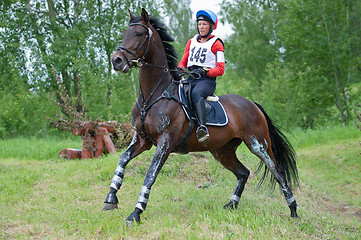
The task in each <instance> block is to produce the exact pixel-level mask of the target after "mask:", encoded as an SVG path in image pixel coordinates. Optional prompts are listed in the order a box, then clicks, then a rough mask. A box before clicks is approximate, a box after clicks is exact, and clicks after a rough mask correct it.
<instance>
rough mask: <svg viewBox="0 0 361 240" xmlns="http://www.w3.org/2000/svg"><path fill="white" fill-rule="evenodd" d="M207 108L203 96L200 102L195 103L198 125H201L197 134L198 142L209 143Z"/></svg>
mask: <svg viewBox="0 0 361 240" xmlns="http://www.w3.org/2000/svg"><path fill="white" fill-rule="evenodd" d="M205 108H206V107H205V101H204V98H203V97H202V98H201V99H200V100H199V102H198V103H196V104H195V111H196V116H197V120H198V126H199V127H198V128H197V132H196V136H197V139H198V142H201V143H207V142H208V138H209V133H208V129H207V127H206V121H207V116H206V109H205Z"/></svg>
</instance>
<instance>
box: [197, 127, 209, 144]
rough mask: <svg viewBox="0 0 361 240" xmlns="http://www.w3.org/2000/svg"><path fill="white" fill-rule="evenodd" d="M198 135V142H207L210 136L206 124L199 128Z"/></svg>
mask: <svg viewBox="0 0 361 240" xmlns="http://www.w3.org/2000/svg"><path fill="white" fill-rule="evenodd" d="M196 136H197V139H198V142H200V143H207V142H208V138H209V133H208V129H207V127H206V126H204V125H201V126H199V127H198V128H197V131H196Z"/></svg>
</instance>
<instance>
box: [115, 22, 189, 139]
mask: <svg viewBox="0 0 361 240" xmlns="http://www.w3.org/2000/svg"><path fill="white" fill-rule="evenodd" d="M136 25H139V26H142V27H144V28H145V29H147V30H148V34H147V37H146V38H145V39H144V41H143V43H142V44H141V45H140V47H139V48H138V49H137V50H136V52H133V51H131V50H129V49H128V48H126V47H123V46H119V47H118V50H119V51H120V52H121V53H122V54H123V56H124V58H125V59H126V61H127V64H128V66H129V68H132V67H137V68H140V67H142V66H147V67H154V68H158V69H162V70H163V74H162V76H161V77H160V79H159V81H158V82H157V84H156V86H155V88H154V89H153V90H152V92H151V93H150V95H149V97H148V98H147V99H144V95H143V92H142V88H141V86H140V87H139V97H138V98H137V100H136V104H137V106H138V108H139V110H140V114H141V122H142V128H143V134H144V136H145V137H146V138H147V139H148V140H149V141H150V142H152V139H149V137H148V136H147V134H146V130H145V124H144V121H145V117H146V116H147V113H148V111H149V109H150V108H151V107H152V106H153V105H154V104H156V103H157V102H158V101H159V100H161V99H164V98H165V99H168V100H174V101H176V102H177V103H179V104H181V105H184V106H186V105H185V104H184V103H182V102H181V101H180V100H179V99H178V98H176V97H175V96H174V95H173V94H171V91H172V89H173V87H174V83H176V82H177V81H174V79H173V80H172V83H171V84H170V85H169V86H168V88H167V89H166V90H164V91H163V93H162V94H161V95H160V96H158V97H156V98H155V99H154V100H153V101H150V100H151V99H152V97H153V96H154V93H155V92H156V90H157V89H158V87H159V86H160V84H161V82H162V81H163V79H164V78H165V76H166V74H167V73H168V72H169V71H170V70H169V69H168V66H167V65H166V66H164V67H163V66H157V65H154V64H152V63H148V62H146V61H145V58H146V56H147V54H148V52H149V49H150V44H151V41H152V39H153V42H154V45H155V47H157V45H156V44H155V39H154V37H153V31H152V30H151V29H150V27H147V26H146V25H144V24H142V23H131V24H130V25H129V26H130V27H131V26H136ZM146 43H147V48H146V50H145V52H144V54H143V56H142V57H140V58H138V59H133V60H131V61H130V60H129V58H128V57H127V55H126V54H125V52H128V53H130V54H131V55H132V56H133V57H134V58H137V54H138V53H139V52H140V50H141V49H142V48H143V47H144V45H145V44H146ZM131 62H132V63H136V64H135V65H133V66H132V65H131ZM138 63H139V64H140V65H139V66H138ZM171 71H174V70H171ZM193 127H194V124H193V123H192V124H190V125H189V127H188V128H189V129H190V130H192V129H193ZM189 129H187V132H189V131H190V130H189ZM187 135H189V134H187ZM183 138H184V137H183Z"/></svg>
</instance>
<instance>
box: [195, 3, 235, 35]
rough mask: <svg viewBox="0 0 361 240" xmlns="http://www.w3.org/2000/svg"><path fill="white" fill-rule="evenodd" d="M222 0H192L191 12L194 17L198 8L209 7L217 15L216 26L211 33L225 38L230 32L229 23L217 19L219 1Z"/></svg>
mask: <svg viewBox="0 0 361 240" xmlns="http://www.w3.org/2000/svg"><path fill="white" fill-rule="evenodd" d="M221 2H222V0H192V1H191V9H192V12H193V18H194V20H195V19H196V13H197V11H198V10H204V9H209V10H211V11H213V12H214V13H215V14H217V16H218V27H217V29H216V30H215V31H213V33H214V34H215V35H217V36H219V37H222V38H226V37H227V36H228V35H230V34H231V33H232V30H231V27H230V26H229V24H225V25H223V24H222V23H220V21H219V18H220V17H219V14H218V12H219V10H220V3H221Z"/></svg>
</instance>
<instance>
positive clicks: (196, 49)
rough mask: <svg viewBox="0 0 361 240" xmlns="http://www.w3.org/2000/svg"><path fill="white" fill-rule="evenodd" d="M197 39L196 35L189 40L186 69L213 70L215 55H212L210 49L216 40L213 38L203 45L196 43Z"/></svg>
mask: <svg viewBox="0 0 361 240" xmlns="http://www.w3.org/2000/svg"><path fill="white" fill-rule="evenodd" d="M197 38H198V34H197V35H195V36H194V37H193V38H192V39H191V45H190V47H189V56H188V63H187V67H191V66H200V67H207V68H215V67H216V55H215V54H213V53H212V51H211V48H212V46H213V44H214V43H215V41H217V39H218V38H217V37H213V38H211V39H209V40H208V41H207V42H205V43H200V42H198V41H197Z"/></svg>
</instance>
